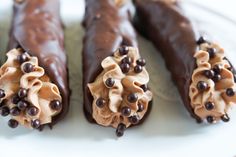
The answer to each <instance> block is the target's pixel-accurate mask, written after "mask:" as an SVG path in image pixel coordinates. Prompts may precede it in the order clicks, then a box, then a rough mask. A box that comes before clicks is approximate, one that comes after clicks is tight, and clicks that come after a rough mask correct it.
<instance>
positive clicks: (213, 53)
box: [207, 48, 216, 58]
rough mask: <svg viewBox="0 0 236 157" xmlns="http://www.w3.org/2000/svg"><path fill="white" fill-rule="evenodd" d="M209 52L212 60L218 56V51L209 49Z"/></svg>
mask: <svg viewBox="0 0 236 157" xmlns="http://www.w3.org/2000/svg"><path fill="white" fill-rule="evenodd" d="M207 52H208V53H209V56H210V58H213V57H215V55H216V49H215V48H208V49H207Z"/></svg>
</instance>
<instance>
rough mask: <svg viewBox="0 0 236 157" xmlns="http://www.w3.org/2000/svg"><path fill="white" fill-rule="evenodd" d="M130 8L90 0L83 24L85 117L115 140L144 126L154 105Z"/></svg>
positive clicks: (124, 4)
mask: <svg viewBox="0 0 236 157" xmlns="http://www.w3.org/2000/svg"><path fill="white" fill-rule="evenodd" d="M129 7H130V6H129V4H128V3H127V2H123V1H115V0H102V1H98V0H86V13H85V18H84V23H83V24H84V28H85V37H84V43H83V44H84V47H83V90H84V112H85V116H86V118H87V119H88V120H89V121H90V122H94V123H97V124H99V125H102V126H111V127H114V128H116V134H117V136H122V135H123V133H124V130H125V129H126V128H128V127H130V126H132V125H138V124H140V123H141V122H142V120H143V119H144V117H146V115H147V113H148V111H149V110H150V106H151V103H150V102H151V99H152V93H151V91H150V90H149V89H148V88H147V83H148V82H149V74H148V73H147V71H146V68H145V64H146V62H145V60H144V59H142V58H141V57H140V54H139V51H138V49H137V41H136V34H135V31H134V29H133V27H132V25H131V23H130V21H129Z"/></svg>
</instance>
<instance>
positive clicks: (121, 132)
mask: <svg viewBox="0 0 236 157" xmlns="http://www.w3.org/2000/svg"><path fill="white" fill-rule="evenodd" d="M125 129H126V126H125V124H123V123H120V124H119V125H118V126H117V128H116V136H117V137H121V136H123V135H124V131H125Z"/></svg>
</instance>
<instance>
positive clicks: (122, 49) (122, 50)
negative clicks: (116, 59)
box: [119, 46, 129, 56]
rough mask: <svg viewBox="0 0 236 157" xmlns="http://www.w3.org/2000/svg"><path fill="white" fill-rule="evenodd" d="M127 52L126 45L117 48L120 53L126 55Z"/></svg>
mask: <svg viewBox="0 0 236 157" xmlns="http://www.w3.org/2000/svg"><path fill="white" fill-rule="evenodd" d="M128 52H129V48H128V47H127V46H122V47H120V48H119V53H120V55H122V56H123V55H127V54H128Z"/></svg>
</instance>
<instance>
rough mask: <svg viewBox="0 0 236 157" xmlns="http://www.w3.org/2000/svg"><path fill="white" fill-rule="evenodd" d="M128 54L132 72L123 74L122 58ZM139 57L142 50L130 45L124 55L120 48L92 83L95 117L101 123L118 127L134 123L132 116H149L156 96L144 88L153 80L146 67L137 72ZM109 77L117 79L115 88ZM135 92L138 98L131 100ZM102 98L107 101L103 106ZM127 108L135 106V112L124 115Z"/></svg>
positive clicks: (104, 61)
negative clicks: (129, 98)
mask: <svg viewBox="0 0 236 157" xmlns="http://www.w3.org/2000/svg"><path fill="white" fill-rule="evenodd" d="M125 57H129V58H130V59H131V60H132V62H131V63H130V70H129V72H128V73H123V72H122V69H121V68H120V64H121V62H122V59H124V58H125ZM139 58H140V56H139V52H138V50H137V49H136V48H133V47H128V54H127V55H120V53H119V50H117V51H116V52H115V53H114V56H110V57H107V58H105V59H104V60H103V61H102V63H101V65H102V68H103V71H102V72H101V73H100V75H99V76H97V78H96V80H95V81H94V82H93V83H89V84H88V87H89V89H90V92H91V94H92V96H93V98H94V100H93V104H92V108H93V114H92V116H93V118H94V119H95V121H96V122H97V123H98V124H100V125H103V126H112V127H114V128H117V127H118V125H119V124H121V123H122V124H124V125H125V126H126V127H128V126H130V125H131V122H130V118H131V117H138V119H139V120H140V119H142V118H143V116H144V115H145V113H146V111H147V108H148V104H149V101H151V99H152V93H151V91H150V90H147V91H146V90H145V91H144V90H143V89H142V88H141V87H140V86H141V85H146V84H147V83H148V82H149V75H148V73H147V71H146V69H145V67H143V68H142V71H141V72H139V73H136V72H134V67H135V66H136V60H137V59H139ZM109 78H112V79H113V80H114V82H115V83H114V85H113V86H112V87H107V84H106V81H107V80H108V79H109ZM131 93H136V95H137V97H138V100H137V101H135V102H129V101H128V100H127V97H128V95H130V94H131ZM99 98H103V99H104V100H105V105H104V106H103V107H98V106H97V104H96V102H97V101H98V99H99ZM140 104H142V105H143V110H142V111H141V112H138V110H139V105H140ZM124 107H128V108H130V109H131V113H130V114H129V115H128V116H124V115H123V114H122V113H121V109H122V108H124Z"/></svg>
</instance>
